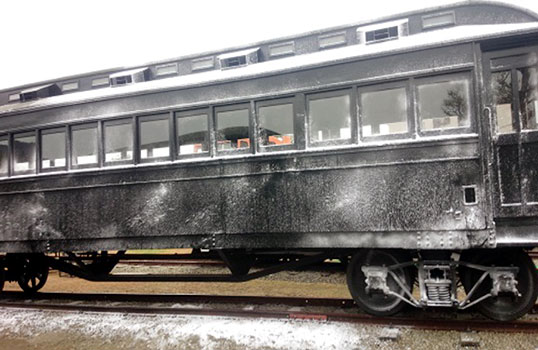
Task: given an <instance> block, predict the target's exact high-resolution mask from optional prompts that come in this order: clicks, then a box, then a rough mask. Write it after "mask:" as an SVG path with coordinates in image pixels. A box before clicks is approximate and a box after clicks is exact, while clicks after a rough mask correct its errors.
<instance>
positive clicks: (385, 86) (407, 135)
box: [357, 79, 415, 142]
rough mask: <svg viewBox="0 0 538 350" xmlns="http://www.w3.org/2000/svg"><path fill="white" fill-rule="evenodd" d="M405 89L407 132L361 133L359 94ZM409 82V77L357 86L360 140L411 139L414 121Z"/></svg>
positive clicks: (361, 110)
mask: <svg viewBox="0 0 538 350" xmlns="http://www.w3.org/2000/svg"><path fill="white" fill-rule="evenodd" d="M401 88H404V89H405V93H406V101H407V108H406V116H407V132H401V133H394V134H385V135H381V134H379V135H370V136H365V135H364V134H363V124H364V118H363V104H362V99H361V96H362V94H363V93H368V92H381V91H387V90H396V89H401ZM411 91H412V90H411V84H410V82H409V79H406V80H400V81H393V82H388V83H378V84H372V85H364V86H359V87H358V88H357V106H358V109H359V111H358V116H359V137H360V141H361V142H372V141H385V140H405V139H412V138H413V137H414V134H415V122H414V118H413V98H412V96H411Z"/></svg>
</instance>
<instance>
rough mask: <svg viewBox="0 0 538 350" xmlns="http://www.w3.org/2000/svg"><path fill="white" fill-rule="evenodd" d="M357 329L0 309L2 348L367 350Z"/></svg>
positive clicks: (340, 325)
mask: <svg viewBox="0 0 538 350" xmlns="http://www.w3.org/2000/svg"><path fill="white" fill-rule="evenodd" d="M359 328H360V327H359V326H357V325H353V324H345V323H332V322H319V321H304V320H284V321H283V320H278V319H247V318H229V317H213V316H211V317H209V316H169V315H157V316H154V315H125V314H116V313H110V314H98V313H72V312H49V311H46V312H39V311H37V312H36V311H29V310H17V309H0V339H2V341H1V342H0V349H3V348H2V344H4V346H5V342H4V339H6V338H13V337H15V336H16V337H17V338H22V339H24V338H26V339H28V340H30V339H39V338H40V337H41V336H43V338H44V339H46V338H47V337H48V336H50V334H58V337H61V336H66V335H67V334H68V333H73V332H76V333H77V334H78V335H76V336H75V335H73V336H67V337H66V339H84V338H85V337H89V338H92V339H94V341H95V342H96V344H95V345H103V344H115V345H116V346H118V347H117V348H122V349H123V348H129V349H144V348H146V347H147V348H154V349H301V350H304V349H338V350H344V349H359V348H363V347H362V346H361V345H362V344H363V343H365V342H366V341H367V340H368V338H370V336H368V335H363V334H362V332H360V331H359ZM81 335H82V337H81ZM86 342H87V341H86ZM37 343H38V342H36V344H37ZM42 345H44V344H42ZM71 345H74V346H75V347H74V348H77V349H78V348H80V347H78V346H76V345H75V344H71ZM124 346H126V347H124ZM82 347H83V346H82ZM104 348H106V347H104Z"/></svg>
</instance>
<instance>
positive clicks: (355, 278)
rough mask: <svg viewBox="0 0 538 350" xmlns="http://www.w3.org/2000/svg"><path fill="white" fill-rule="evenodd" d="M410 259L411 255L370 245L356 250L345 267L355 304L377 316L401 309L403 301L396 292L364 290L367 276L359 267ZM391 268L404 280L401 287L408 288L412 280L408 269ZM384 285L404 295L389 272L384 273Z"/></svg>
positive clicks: (390, 263) (403, 304) (377, 265)
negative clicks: (368, 248)
mask: <svg viewBox="0 0 538 350" xmlns="http://www.w3.org/2000/svg"><path fill="white" fill-rule="evenodd" d="M410 260H411V258H410V257H408V256H407V254H405V253H403V252H399V251H391V250H375V249H372V250H368V251H359V252H358V253H356V254H355V255H354V256H353V258H352V259H351V261H350V263H349V266H348V269H347V285H348V288H349V291H350V292H351V295H352V296H353V299H354V300H355V302H356V303H357V305H359V307H360V308H361V309H363V310H364V311H366V312H368V313H369V314H373V315H377V316H389V315H393V314H395V313H397V312H399V311H401V309H402V308H403V307H404V306H405V301H403V300H402V299H400V298H398V297H397V296H393V295H387V294H386V293H384V292H383V291H381V290H378V289H376V290H372V289H370V290H368V288H367V286H368V285H367V282H366V280H367V278H366V275H365V273H364V271H363V269H362V268H363V267H384V266H386V267H388V266H390V265H395V264H399V263H403V262H407V261H410ZM393 272H394V273H395V275H396V276H397V277H398V278H399V280H400V281H401V282H402V283H403V284H404V286H405V288H407V290H408V291H409V292H411V289H412V287H413V283H412V278H411V273H410V269H409V268H405V269H396V270H394V271H393ZM386 286H387V287H388V289H389V290H390V291H391V292H394V293H397V294H399V295H401V296H403V297H405V295H404V294H405V292H404V290H403V289H402V288H401V287H400V286H399V284H398V283H397V282H396V280H395V279H394V278H393V277H392V276H391V275H390V274H388V275H387V276H386Z"/></svg>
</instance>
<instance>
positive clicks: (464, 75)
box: [413, 70, 476, 136]
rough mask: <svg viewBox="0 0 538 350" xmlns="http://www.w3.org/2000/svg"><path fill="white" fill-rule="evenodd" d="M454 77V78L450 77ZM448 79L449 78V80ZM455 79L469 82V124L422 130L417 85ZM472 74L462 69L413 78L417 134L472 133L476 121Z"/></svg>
mask: <svg viewBox="0 0 538 350" xmlns="http://www.w3.org/2000/svg"><path fill="white" fill-rule="evenodd" d="M452 77H454V78H455V79H450V78H452ZM449 79H450V80H449ZM455 80H467V81H468V83H469V87H468V91H467V93H468V95H467V97H468V99H469V100H468V105H469V106H468V108H469V125H467V126H458V127H454V128H443V129H431V130H422V124H421V119H420V113H419V98H420V96H419V93H418V87H419V85H424V84H433V83H442V82H446V81H455ZM474 85H475V81H474V75H473V73H472V71H470V70H469V71H463V72H456V73H441V74H436V75H429V76H425V77H417V78H414V79H413V93H414V94H415V99H414V100H415V116H416V119H415V123H416V126H417V133H418V135H419V136H443V135H457V134H468V133H473V132H475V130H476V121H475V110H474V109H475V107H474V106H475V104H474V97H473V91H474Z"/></svg>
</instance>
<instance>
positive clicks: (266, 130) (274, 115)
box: [258, 103, 294, 146]
mask: <svg viewBox="0 0 538 350" xmlns="http://www.w3.org/2000/svg"><path fill="white" fill-rule="evenodd" d="M258 126H259V130H260V131H259V135H260V144H261V145H262V146H279V145H290V144H293V143H294V138H293V105H292V104H291V103H287V104H282V105H273V106H264V107H260V108H258Z"/></svg>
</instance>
